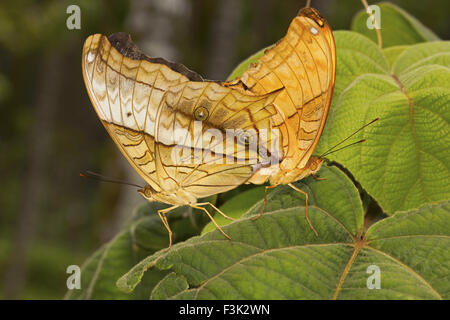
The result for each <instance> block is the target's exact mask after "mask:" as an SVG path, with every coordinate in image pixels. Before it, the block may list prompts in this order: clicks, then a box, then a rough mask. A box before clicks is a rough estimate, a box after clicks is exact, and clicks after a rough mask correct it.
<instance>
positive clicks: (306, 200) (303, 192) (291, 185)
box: [288, 183, 319, 237]
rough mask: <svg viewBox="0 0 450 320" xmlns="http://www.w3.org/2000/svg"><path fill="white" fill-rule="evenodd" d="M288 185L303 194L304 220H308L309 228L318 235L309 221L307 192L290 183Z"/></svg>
mask: <svg viewBox="0 0 450 320" xmlns="http://www.w3.org/2000/svg"><path fill="white" fill-rule="evenodd" d="M288 186H289V187H291V188H292V189H294V190H295V191H298V192H300V193H301V194H304V195H305V202H306V210H305V211H306V215H305V218H306V221H307V222H308V224H309V226H310V228H311V230H312V231H314V234H315V235H316V237H318V236H319V234H318V233H317V231H316V229H314V227H313V225H312V223H311V221H309V217H308V194H307V193H306V192H305V191H303V190H301V189H299V188H297V187H296V186H294V185H293V184H292V183H289V184H288Z"/></svg>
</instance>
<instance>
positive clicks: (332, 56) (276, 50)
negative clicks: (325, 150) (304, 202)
mask: <svg viewBox="0 0 450 320" xmlns="http://www.w3.org/2000/svg"><path fill="white" fill-rule="evenodd" d="M335 73H336V49H335V43H334V38H333V34H332V31H331V28H330V26H329V25H328V23H327V22H326V21H325V19H324V18H322V17H321V16H320V14H319V13H318V11H317V10H315V9H312V8H305V9H302V10H301V11H300V12H299V14H298V16H297V17H295V18H294V20H293V21H292V22H291V24H290V26H289V29H288V32H287V34H286V36H285V37H284V38H283V39H281V40H279V41H278V42H277V43H276V44H275V45H274V46H273V47H271V48H269V49H267V50H266V52H265V54H264V56H262V57H261V58H259V60H258V62H257V63H255V64H252V65H251V66H250V67H249V69H247V70H246V71H245V72H244V74H243V75H242V76H241V77H240V78H238V79H235V80H233V81H231V82H229V83H225V85H227V86H230V87H234V88H237V89H239V88H240V89H241V90H243V91H247V92H248V91H250V92H251V93H254V94H267V93H270V92H273V91H274V90H280V89H282V92H281V93H280V94H279V95H278V96H277V98H276V100H275V102H274V105H275V106H276V108H277V110H278V111H279V112H278V113H277V114H276V115H275V116H274V125H275V126H279V127H280V130H281V132H282V136H283V149H284V154H285V159H289V160H290V161H289V162H288V164H287V165H286V166H287V167H285V169H289V168H291V169H292V168H294V167H299V168H301V167H304V166H305V165H306V163H307V162H308V159H309V158H310V156H311V154H312V153H313V151H314V148H315V147H316V145H317V143H318V141H319V138H320V135H321V133H322V131H323V128H324V125H325V122H326V119H327V116H328V111H329V108H330V104H331V98H332V96H333V89H334V83H335Z"/></svg>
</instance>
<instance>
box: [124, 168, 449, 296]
mask: <svg viewBox="0 0 450 320" xmlns="http://www.w3.org/2000/svg"><path fill="white" fill-rule="evenodd" d="M321 176H322V177H324V178H326V179H327V180H324V181H315V180H314V179H306V181H305V183H296V185H297V186H298V187H300V188H302V189H303V190H305V191H307V192H308V194H309V199H310V202H309V216H310V219H311V222H312V224H313V225H314V227H315V228H316V229H317V231H318V233H319V237H315V236H314V234H313V232H312V231H311V229H310V227H309V226H308V224H307V222H306V219H305V207H304V198H302V197H301V195H300V194H299V193H298V192H296V191H294V190H293V189H291V188H289V187H287V186H280V187H278V188H276V189H275V190H274V191H273V192H272V193H271V194H270V197H269V200H268V203H267V207H266V212H265V213H264V214H263V215H262V217H261V218H259V219H257V220H253V219H252V217H253V216H254V215H255V214H257V213H258V212H259V210H260V208H261V204H262V201H260V202H259V203H258V204H257V205H255V206H253V207H252V208H251V209H250V210H249V211H248V212H247V214H246V216H245V217H244V218H243V219H241V220H239V221H236V222H233V223H230V224H228V225H227V226H224V227H223V230H224V231H225V232H226V233H227V234H228V235H230V236H231V238H232V239H233V240H232V241H229V240H227V239H226V238H224V236H223V235H222V234H221V233H220V232H218V231H217V230H216V231H212V232H208V233H206V234H204V235H202V236H200V237H194V238H191V239H189V240H187V241H185V242H183V243H179V244H177V245H174V246H173V247H172V248H171V249H170V250H169V251H159V252H157V253H156V254H154V255H152V256H150V257H147V258H146V259H144V260H143V261H141V262H140V263H139V264H138V265H136V266H135V267H134V268H133V269H131V270H130V271H129V272H128V273H127V274H125V275H124V276H123V277H122V278H121V279H120V280H119V281H118V285H119V287H120V288H121V289H122V290H125V291H130V290H133V288H134V287H135V286H136V285H138V283H139V281H140V279H141V278H142V276H143V274H144V273H152V272H155V271H162V270H165V271H169V272H170V274H169V275H168V276H167V277H166V278H165V279H163V280H162V281H161V282H160V283H159V284H158V285H157V286H156V287H155V289H154V291H153V294H152V298H158V299H162V298H171V299H332V298H335V299H386V298H391V299H422V298H424V299H441V298H448V291H449V288H448V287H449V284H448V282H443V281H438V279H439V278H442V277H443V276H445V275H446V274H448V272H449V271H450V270H449V265H448V261H449V252H448V250H446V248H447V247H448V245H449V241H448V240H449V235H448V232H449V226H448V223H449V221H450V220H449V218H450V210H449V205H448V204H439V205H433V206H430V205H428V206H425V207H423V208H421V209H419V210H415V211H412V212H405V213H401V214H398V215H396V216H394V217H391V218H388V219H385V220H383V221H381V222H379V223H376V224H375V225H373V226H372V227H371V228H370V229H369V230H368V233H367V236H368V238H367V239H366V238H365V236H366V234H365V233H364V227H363V208H362V203H361V200H360V197H359V193H358V190H357V189H356V187H355V186H354V185H353V183H352V182H351V180H350V179H349V178H347V176H346V175H345V174H343V173H342V172H341V171H340V170H339V169H337V168H335V167H326V166H325V167H324V168H323V171H321ZM406 216H415V217H416V218H415V219H412V220H410V221H407V220H406V219H404V218H405V217H406ZM423 221H426V223H424V222H423ZM443 221H445V223H444V225H442V222H443ZM413 226H414V227H413ZM430 226H434V228H430ZM402 238H405V239H406V238H411V239H414V238H417V239H418V240H417V241H412V242H411V243H408V241H406V240H404V241H402V240H401V239H402ZM396 241H402V246H403V247H402V248H399V247H397V246H395V243H396ZM431 243H432V244H433V248H431V249H430V247H429V246H430V244H431ZM408 249H409V250H408ZM427 251H428V252H430V255H432V259H431V261H430V262H429V263H428V266H423V265H422V263H423V259H424V258H426V257H427V256H426V255H424V254H425V253H426V252H427ZM408 252H409V253H408ZM417 252H420V253H422V254H417V255H416V254H415V253H417ZM435 264H437V266H438V268H439V270H438V271H437V273H434V272H435V270H434V269H433V268H431V266H433V265H435ZM372 265H376V266H378V267H379V268H380V271H381V289H379V290H377V289H373V290H370V289H368V287H367V280H368V277H369V276H370V274H368V273H367V269H368V267H369V266H372Z"/></svg>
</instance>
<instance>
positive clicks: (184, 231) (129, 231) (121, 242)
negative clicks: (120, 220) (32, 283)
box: [65, 203, 198, 299]
mask: <svg viewBox="0 0 450 320" xmlns="http://www.w3.org/2000/svg"><path fill="white" fill-rule="evenodd" d="M164 207H165V205H163V204H159V203H146V204H144V205H142V206H140V207H139V208H138V209H137V210H136V212H135V213H134V215H133V218H132V220H131V221H130V223H129V224H128V225H127V227H126V228H125V229H124V230H123V231H122V232H121V233H119V234H118V235H117V236H116V237H115V238H114V239H112V240H111V241H110V242H108V243H107V244H105V245H104V246H103V247H102V248H100V249H99V250H98V251H97V252H96V253H94V254H93V255H92V256H91V258H89V259H88V260H87V261H86V262H85V264H84V266H83V267H82V271H81V290H71V291H68V292H67V294H66V297H65V298H66V299H113V298H114V299H148V298H149V296H150V293H151V291H152V288H153V287H154V286H155V284H157V283H158V282H159V281H160V280H161V279H162V278H163V277H164V276H165V275H166V273H167V272H165V271H156V272H152V273H148V274H147V275H146V276H145V277H144V278H143V279H142V284H141V285H140V286H139V287H138V288H136V290H135V291H134V292H133V294H131V295H130V294H125V293H124V292H122V291H120V290H119V289H118V288H117V286H116V285H115V283H116V281H117V279H118V278H119V277H120V276H121V275H122V274H123V273H125V272H127V271H128V270H129V269H130V268H132V267H133V266H134V265H135V264H136V263H138V262H139V261H140V260H142V259H143V258H144V257H146V256H148V255H150V254H153V253H154V252H156V251H158V250H160V249H163V248H167V246H168V244H169V241H168V239H169V238H168V233H167V230H166V228H165V227H164V226H163V224H162V222H161V220H160V218H159V217H158V215H157V214H156V211H157V210H158V209H161V208H164ZM185 213H186V208H180V209H178V210H177V211H172V212H171V214H170V215H168V219H169V222H170V224H171V227H172V230H173V231H174V235H173V237H174V240H175V241H177V240H184V239H186V238H189V237H191V236H192V235H194V234H197V233H198V230H196V229H195V228H193V227H192V225H191V222H190V220H189V219H183V218H182V216H183V215H184V214H185Z"/></svg>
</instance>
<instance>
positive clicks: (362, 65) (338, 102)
mask: <svg viewBox="0 0 450 320" xmlns="http://www.w3.org/2000/svg"><path fill="white" fill-rule="evenodd" d="M335 39H336V46H337V57H338V62H337V77H336V91H335V95H334V98H333V103H332V106H331V110H330V114H329V116H328V120H327V124H326V127H325V130H324V132H323V134H322V137H321V139H320V142H319V145H318V147H317V150H316V152H317V153H318V154H320V153H322V152H324V151H325V150H328V149H329V148H331V147H332V146H334V145H335V144H337V143H339V142H340V141H342V140H343V139H344V138H345V137H347V136H349V135H350V134H352V133H353V132H355V131H356V130H357V129H358V128H360V127H361V126H362V125H363V124H365V123H368V122H369V121H370V120H372V119H374V118H380V121H378V122H377V123H375V124H374V125H372V126H370V127H368V128H366V129H364V130H363V131H361V132H360V133H358V134H357V136H356V137H355V139H358V138H360V139H362V138H364V139H366V140H367V141H366V142H365V143H362V144H360V145H358V146H354V147H352V148H348V149H345V150H343V151H340V152H337V153H335V154H330V155H329V156H328V158H329V159H331V160H334V161H337V162H339V163H341V164H342V165H343V166H345V167H346V168H347V169H348V170H349V171H350V172H351V173H352V175H353V176H354V177H355V179H356V180H357V181H358V182H359V183H360V184H361V186H362V187H363V188H364V189H365V190H366V191H367V192H368V193H369V194H370V195H371V196H372V197H373V198H374V199H375V200H376V201H377V202H378V203H379V204H380V206H381V207H382V209H383V210H384V211H385V212H386V213H388V214H392V213H394V212H396V211H403V210H409V209H413V208H418V207H419V206H421V205H423V204H425V203H435V202H438V201H442V200H447V199H449V198H450V184H449V183H448V181H450V172H449V168H448V164H449V163H450V153H449V152H448V146H449V145H450V135H449V133H450V130H449V121H450V112H449V108H450V81H449V80H450V69H449V67H450V59H449V56H450V42H447V41H445V42H443V41H438V42H429V43H422V44H417V45H412V46H407V47H396V48H395V49H394V50H395V51H394V50H389V51H387V52H388V55H389V59H385V57H384V55H383V51H381V50H380V49H379V48H378V47H377V46H376V45H375V44H374V43H373V42H371V41H370V40H368V39H367V38H365V37H363V36H361V35H359V34H357V33H354V32H348V31H338V32H335ZM350 43H351V44H350ZM385 52H386V51H385Z"/></svg>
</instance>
